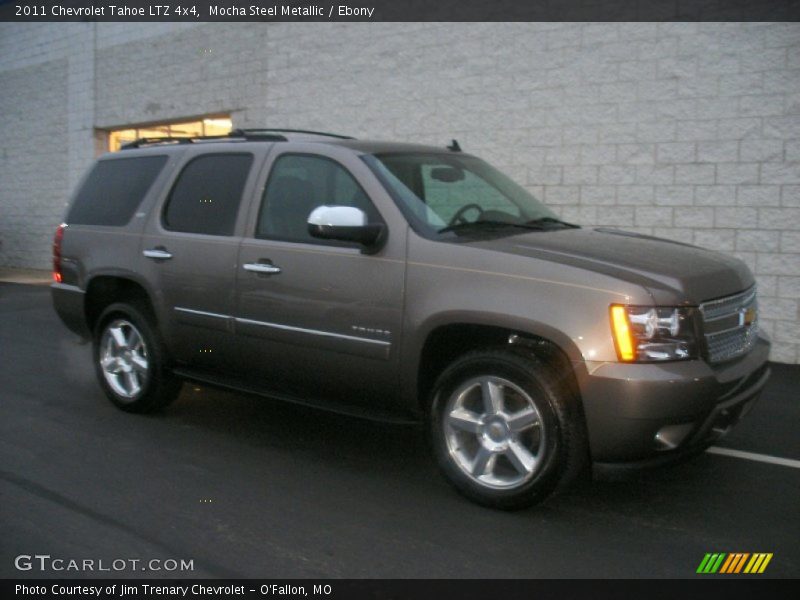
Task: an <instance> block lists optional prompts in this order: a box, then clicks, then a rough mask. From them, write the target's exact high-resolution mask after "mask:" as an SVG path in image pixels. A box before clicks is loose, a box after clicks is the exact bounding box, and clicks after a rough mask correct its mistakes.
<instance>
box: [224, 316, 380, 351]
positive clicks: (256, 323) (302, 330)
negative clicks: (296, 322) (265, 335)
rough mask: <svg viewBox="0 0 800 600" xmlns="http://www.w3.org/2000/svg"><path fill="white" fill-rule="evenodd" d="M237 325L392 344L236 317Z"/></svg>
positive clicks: (369, 342)
mask: <svg viewBox="0 0 800 600" xmlns="http://www.w3.org/2000/svg"><path fill="white" fill-rule="evenodd" d="M236 322H237V323H246V324H247V325H260V326H261V327H270V328H272V329H282V330H284V331H296V332H298V333H310V334H312V335H322V336H325V337H334V338H339V339H343V340H352V341H354V342H363V343H365V344H378V345H379V346H391V345H392V343H391V342H387V341H384V340H372V339H369V338H362V337H356V336H354V335H344V334H343V333H333V332H330V331H320V330H319V329H305V328H303V327H292V326H291V325H281V324H279V323H267V322H266V321H254V320H253V319H242V318H240V317H236Z"/></svg>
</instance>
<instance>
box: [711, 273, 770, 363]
mask: <svg viewBox="0 0 800 600" xmlns="http://www.w3.org/2000/svg"><path fill="white" fill-rule="evenodd" d="M700 312H701V313H702V315H703V328H704V332H705V338H706V347H707V349H708V359H709V360H710V361H711V362H715V363H716V362H722V361H725V360H730V359H732V358H736V357H737V356H740V355H742V354H744V353H745V352H747V351H748V350H750V348H752V347H753V344H754V343H755V341H756V339H757V338H758V303H757V301H756V287H755V286H753V287H751V288H750V289H749V290H745V291H744V292H741V293H739V294H734V295H733V296H727V297H725V298H720V299H718V300H711V301H709V302H705V303H703V304H701V305H700Z"/></svg>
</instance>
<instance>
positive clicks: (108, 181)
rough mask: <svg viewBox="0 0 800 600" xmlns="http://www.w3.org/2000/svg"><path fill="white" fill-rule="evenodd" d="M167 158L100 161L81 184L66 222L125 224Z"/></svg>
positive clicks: (77, 223) (142, 157)
mask: <svg viewBox="0 0 800 600" xmlns="http://www.w3.org/2000/svg"><path fill="white" fill-rule="evenodd" d="M166 162H167V157H166V156H139V157H133V158H118V159H113V160H101V161H98V162H97V163H96V164H95V166H94V168H93V169H92V170H91V172H90V173H89V176H88V177H87V178H86V181H85V182H84V183H83V186H81V189H80V191H79V192H78V194H77V196H76V198H75V202H74V203H73V205H72V207H71V208H70V210H69V214H68V215H67V223H69V224H71V225H111V226H117V227H121V226H123V225H126V224H127V223H128V222H129V221H130V220H131V217H132V216H133V213H134V212H136V209H137V208H138V207H139V205H140V204H141V203H142V199H143V198H144V197H145V195H146V194H147V191H148V190H149V189H150V186H152V185H153V182H154V181H155V180H156V177H158V174H159V173H161V170H162V169H163V168H164V165H165V164H166Z"/></svg>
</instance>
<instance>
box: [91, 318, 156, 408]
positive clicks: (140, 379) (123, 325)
mask: <svg viewBox="0 0 800 600" xmlns="http://www.w3.org/2000/svg"><path fill="white" fill-rule="evenodd" d="M100 368H101V369H102V371H103V376H104V377H105V379H106V382H107V383H108V385H109V386H110V387H111V389H112V390H113V391H114V393H116V394H118V395H119V396H122V397H123V398H131V399H132V398H136V397H137V396H138V395H139V394H140V393H141V392H142V389H143V388H144V386H145V384H146V383H147V377H148V373H149V363H148V361H147V347H146V346H145V343H144V338H142V335H141V333H139V330H138V329H136V327H135V326H134V325H133V323H131V322H130V321H127V320H125V319H114V320H113V321H110V322H109V323H108V325H107V326H106V328H105V330H104V331H103V335H102V337H101V338H100Z"/></svg>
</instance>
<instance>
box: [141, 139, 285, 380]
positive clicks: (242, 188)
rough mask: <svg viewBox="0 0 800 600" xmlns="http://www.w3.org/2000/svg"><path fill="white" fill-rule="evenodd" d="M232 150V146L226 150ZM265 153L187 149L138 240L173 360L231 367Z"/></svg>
mask: <svg viewBox="0 0 800 600" xmlns="http://www.w3.org/2000/svg"><path fill="white" fill-rule="evenodd" d="M228 146H230V147H228ZM267 146H270V144H260V145H259V147H256V148H254V145H248V149H247V150H243V149H237V148H238V144H225V145H223V144H219V145H216V144H215V145H214V148H213V149H209V148H208V147H206V148H191V149H190V150H188V151H187V153H186V154H185V155H184V157H183V159H182V162H181V164H180V165H179V167H178V169H177V174H176V176H175V178H174V181H173V182H172V184H171V185H170V186H169V187H168V192H167V193H166V194H165V197H164V199H163V201H162V203H161V205H160V206H157V207H156V209H155V210H153V211H151V215H150V219H149V222H148V224H147V227H146V229H145V232H144V235H143V239H142V242H143V243H142V254H143V257H142V271H143V273H144V274H145V277H146V278H147V280H148V282H149V283H150V287H151V289H153V290H155V294H156V295H157V302H156V303H157V305H158V307H159V308H160V314H159V317H160V324H161V330H162V332H163V333H164V336H165V340H164V341H165V342H166V343H167V345H168V347H169V348H170V350H171V351H172V353H173V356H174V357H175V359H176V360H177V361H178V362H179V363H181V364H185V365H189V366H193V367H200V368H203V369H210V370H214V371H220V372H223V373H224V372H229V371H230V370H232V369H233V368H234V367H235V364H236V356H235V347H234V343H233V342H234V340H233V312H234V300H235V297H234V287H235V283H236V270H237V269H236V265H237V254H238V250H239V244H240V242H241V240H242V230H243V227H244V222H245V220H246V217H245V216H244V214H243V213H245V212H246V211H245V210H240V208H241V207H243V206H247V205H248V202H247V201H246V199H247V198H248V195H249V194H252V191H253V186H254V182H255V179H256V176H257V171H258V167H259V166H260V165H261V164H262V163H263V159H264V156H265V155H266V151H267V149H268V148H267Z"/></svg>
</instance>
